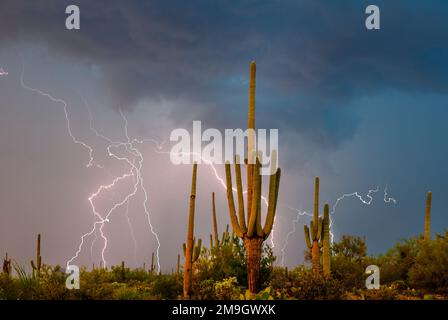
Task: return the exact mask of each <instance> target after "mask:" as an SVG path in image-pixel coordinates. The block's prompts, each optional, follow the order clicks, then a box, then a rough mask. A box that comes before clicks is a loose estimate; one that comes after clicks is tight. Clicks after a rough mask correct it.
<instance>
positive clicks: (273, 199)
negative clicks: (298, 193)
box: [263, 169, 280, 238]
mask: <svg viewBox="0 0 448 320" xmlns="http://www.w3.org/2000/svg"><path fill="white" fill-rule="evenodd" d="M279 183H280V169H277V172H276V173H275V175H274V174H273V175H271V177H270V179H269V196H268V199H269V202H268V212H267V214H266V222H265V224H264V229H263V232H264V236H265V238H267V237H269V234H270V233H271V231H272V227H273V225H274V218H275V209H276V207H277V195H278V184H279Z"/></svg>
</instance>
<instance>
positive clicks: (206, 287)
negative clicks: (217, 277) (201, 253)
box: [192, 279, 216, 300]
mask: <svg viewBox="0 0 448 320" xmlns="http://www.w3.org/2000/svg"><path fill="white" fill-rule="evenodd" d="M192 289H193V290H192V291H193V294H192V299H198V300H214V299H216V293H215V281H214V280H212V279H207V280H203V281H201V282H194V283H193V286H192Z"/></svg>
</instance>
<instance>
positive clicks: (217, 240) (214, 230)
mask: <svg viewBox="0 0 448 320" xmlns="http://www.w3.org/2000/svg"><path fill="white" fill-rule="evenodd" d="M212 218H213V233H214V235H215V246H216V247H218V246H219V238H218V223H217V221H216V206H215V193H214V192H212Z"/></svg>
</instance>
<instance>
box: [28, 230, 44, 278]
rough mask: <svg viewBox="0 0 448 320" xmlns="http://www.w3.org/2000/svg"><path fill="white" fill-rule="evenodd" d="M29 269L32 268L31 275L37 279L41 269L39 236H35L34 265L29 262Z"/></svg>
mask: <svg viewBox="0 0 448 320" xmlns="http://www.w3.org/2000/svg"><path fill="white" fill-rule="evenodd" d="M31 267H32V268H33V275H34V276H36V277H39V276H40V271H41V268H42V257H41V255H40V234H38V235H37V250H36V263H34V261H33V260H31Z"/></svg>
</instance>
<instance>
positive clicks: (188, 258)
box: [184, 163, 198, 299]
mask: <svg viewBox="0 0 448 320" xmlns="http://www.w3.org/2000/svg"><path fill="white" fill-rule="evenodd" d="M197 167H198V165H197V164H196V163H195V164H194V165H193V176H192V179H191V193H190V208H189V216H188V236H187V243H186V245H185V263H184V298H185V299H189V298H190V290H191V277H192V273H193V272H192V264H193V246H194V242H193V241H194V239H193V235H194V210H195V200H196V174H197Z"/></svg>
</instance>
